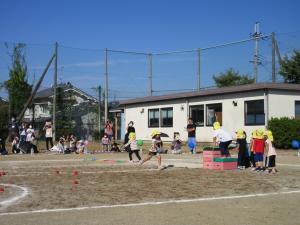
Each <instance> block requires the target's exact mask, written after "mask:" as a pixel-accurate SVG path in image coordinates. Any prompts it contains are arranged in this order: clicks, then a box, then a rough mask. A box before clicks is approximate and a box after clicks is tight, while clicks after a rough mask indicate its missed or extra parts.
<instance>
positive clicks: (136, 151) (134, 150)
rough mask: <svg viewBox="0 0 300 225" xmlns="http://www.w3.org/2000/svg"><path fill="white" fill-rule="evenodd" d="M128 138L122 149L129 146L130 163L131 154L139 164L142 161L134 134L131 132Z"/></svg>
mask: <svg viewBox="0 0 300 225" xmlns="http://www.w3.org/2000/svg"><path fill="white" fill-rule="evenodd" d="M128 138H129V141H128V142H127V144H125V145H124V148H126V147H127V146H130V148H128V154H129V160H130V162H133V161H132V154H133V153H134V154H135V155H136V157H137V158H138V160H139V162H140V161H141V160H142V159H141V157H140V154H139V151H140V149H139V148H138V144H137V141H136V137H135V133H133V132H131V133H129V135H128Z"/></svg>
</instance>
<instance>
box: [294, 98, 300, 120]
mask: <svg viewBox="0 0 300 225" xmlns="http://www.w3.org/2000/svg"><path fill="white" fill-rule="evenodd" d="M295 119H297V120H300V101H295Z"/></svg>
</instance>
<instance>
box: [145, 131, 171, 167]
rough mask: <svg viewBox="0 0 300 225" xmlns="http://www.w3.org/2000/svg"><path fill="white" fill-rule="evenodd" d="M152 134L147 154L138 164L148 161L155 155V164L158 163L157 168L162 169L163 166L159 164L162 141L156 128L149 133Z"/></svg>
mask: <svg viewBox="0 0 300 225" xmlns="http://www.w3.org/2000/svg"><path fill="white" fill-rule="evenodd" d="M151 136H152V145H151V148H150V149H149V152H148V155H147V156H146V158H144V159H143V160H142V161H141V163H140V165H142V164H144V163H145V162H147V161H149V160H150V159H151V158H152V157H153V156H155V157H156V158H157V164H158V169H160V170H161V169H164V168H165V167H163V166H162V165H161V155H160V150H161V148H162V145H163V143H162V141H161V138H160V132H159V131H158V130H154V131H153V132H152V134H151Z"/></svg>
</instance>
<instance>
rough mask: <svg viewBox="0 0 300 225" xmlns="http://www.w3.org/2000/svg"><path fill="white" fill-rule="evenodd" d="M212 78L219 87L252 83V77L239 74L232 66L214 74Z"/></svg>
mask: <svg viewBox="0 0 300 225" xmlns="http://www.w3.org/2000/svg"><path fill="white" fill-rule="evenodd" d="M213 79H214V81H215V83H216V85H217V87H219V88H220V87H229V86H236V85H243V84H253V83H254V78H250V77H249V76H248V75H240V74H239V72H238V71H234V70H233V69H232V68H230V69H229V70H227V71H226V72H225V73H220V74H219V75H214V76H213Z"/></svg>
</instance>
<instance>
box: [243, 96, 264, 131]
mask: <svg viewBox="0 0 300 225" xmlns="http://www.w3.org/2000/svg"><path fill="white" fill-rule="evenodd" d="M261 101H262V102H263V112H264V113H263V115H264V120H263V122H262V123H257V122H256V117H257V115H258V114H257V111H258V110H257V109H256V106H255V109H254V123H247V109H248V107H247V104H248V103H253V102H254V103H255V102H261ZM265 123H266V113H265V100H264V99H256V100H249V101H244V124H245V126H261V125H265Z"/></svg>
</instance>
